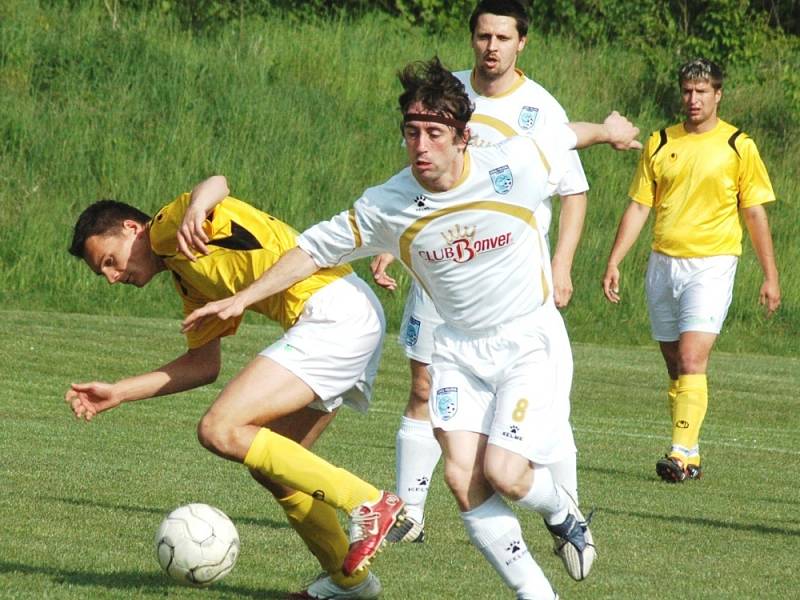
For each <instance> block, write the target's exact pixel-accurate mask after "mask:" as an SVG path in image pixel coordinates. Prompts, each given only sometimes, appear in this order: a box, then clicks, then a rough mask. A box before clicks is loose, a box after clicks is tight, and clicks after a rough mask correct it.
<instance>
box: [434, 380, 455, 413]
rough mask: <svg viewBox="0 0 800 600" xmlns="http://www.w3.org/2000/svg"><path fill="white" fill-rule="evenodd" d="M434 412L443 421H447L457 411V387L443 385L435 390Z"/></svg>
mask: <svg viewBox="0 0 800 600" xmlns="http://www.w3.org/2000/svg"><path fill="white" fill-rule="evenodd" d="M436 412H437V414H438V415H439V417H441V419H442V420H443V421H449V420H450V419H452V418H453V417H454V416H455V415H456V413H457V412H458V388H457V387H445V388H439V389H438V390H436Z"/></svg>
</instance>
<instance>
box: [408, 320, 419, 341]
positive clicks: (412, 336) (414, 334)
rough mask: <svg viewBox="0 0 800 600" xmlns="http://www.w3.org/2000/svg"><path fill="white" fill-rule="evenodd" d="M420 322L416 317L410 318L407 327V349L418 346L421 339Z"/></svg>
mask: <svg viewBox="0 0 800 600" xmlns="http://www.w3.org/2000/svg"><path fill="white" fill-rule="evenodd" d="M419 327H420V322H419V321H418V320H417V319H415V318H414V317H409V318H408V325H406V347H408V348H413V347H414V346H416V345H417V340H418V339H419Z"/></svg>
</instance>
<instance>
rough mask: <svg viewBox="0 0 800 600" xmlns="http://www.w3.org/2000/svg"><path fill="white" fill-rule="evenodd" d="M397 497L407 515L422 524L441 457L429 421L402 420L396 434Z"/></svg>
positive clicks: (403, 418)
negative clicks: (402, 503) (435, 470)
mask: <svg viewBox="0 0 800 600" xmlns="http://www.w3.org/2000/svg"><path fill="white" fill-rule="evenodd" d="M395 447H396V451H397V459H396V460H397V495H398V496H400V497H401V498H402V499H403V501H404V502H405V503H406V514H407V515H408V516H409V517H411V518H412V519H414V520H415V521H418V522H422V519H423V515H424V511H425V500H426V499H427V497H428V487H429V486H430V482H431V476H432V475H433V470H434V469H435V468H436V463H438V462H439V458H440V457H441V455H442V449H441V448H440V447H439V442H437V441H436V438H435V437H433V428H432V427H431V424H430V421H419V420H417V419H410V418H409V417H402V418H401V419H400V429H398V430H397V441H396V446H395Z"/></svg>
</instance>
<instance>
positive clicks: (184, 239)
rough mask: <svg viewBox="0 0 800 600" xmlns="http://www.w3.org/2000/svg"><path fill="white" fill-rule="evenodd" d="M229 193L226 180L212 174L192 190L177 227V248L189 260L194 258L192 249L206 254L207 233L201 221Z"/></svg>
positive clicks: (223, 177)
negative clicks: (179, 224) (190, 197)
mask: <svg viewBox="0 0 800 600" xmlns="http://www.w3.org/2000/svg"><path fill="white" fill-rule="evenodd" d="M228 194H230V190H229V189H228V180H227V179H225V176H223V175H214V176H212V177H209V178H208V179H206V180H205V181H201V182H200V183H198V184H197V185H196V186H195V187H194V189H193V190H192V199H191V201H190V202H189V206H187V207H186V212H185V213H184V215H183V221H182V222H181V226H180V227H179V228H178V250H180V251H181V253H182V254H183V255H184V256H186V258H188V259H189V260H191V261H194V260H196V259H195V256H194V250H197V251H198V252H201V253H203V254H208V246H206V244H208V235H206V232H205V230H204V229H203V223H204V222H205V220H206V217H207V216H208V213H210V212H211V211H212V210H213V209H214V207H215V206H216V205H217V204H219V203H220V202H222V201H223V200H224V199H225V197H226V196H228Z"/></svg>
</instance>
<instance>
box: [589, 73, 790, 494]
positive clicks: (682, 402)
mask: <svg viewBox="0 0 800 600" xmlns="http://www.w3.org/2000/svg"><path fill="white" fill-rule="evenodd" d="M678 79H679V84H680V88H681V97H682V101H683V111H684V113H685V115H686V119H685V120H684V122H683V123H680V124H678V125H673V126H672V127H667V128H666V129H662V130H661V131H657V132H655V133H653V134H652V135H651V136H650V139H649V141H648V142H647V144H646V146H645V150H644V152H643V154H642V157H641V160H640V162H639V166H638V168H637V170H636V174H635V176H634V178H633V182H632V183H631V187H630V191H629V194H630V197H631V199H632V202H631V203H630V205H629V206H628V208H627V210H626V211H625V213H624V215H623V216H622V220H621V222H620V224H619V229H618V231H617V236H616V239H615V241H614V245H613V248H612V249H611V255H610V256H609V259H608V267H607V269H606V272H605V276H604V278H603V290H604V293H605V296H606V298H608V300H610V301H611V302H614V303H618V302H619V301H620V295H619V289H620V272H619V263H620V262H621V261H622V259H623V258H624V257H625V255H626V254H627V252H628V250H629V249H630V248H631V246H632V245H633V243H634V242H635V241H636V238H637V237H638V236H639V233H640V232H641V230H642V227H643V226H644V224H645V222H646V221H647V218H648V215H649V214H650V211H651V209H655V223H654V226H653V244H652V253H651V255H650V260H649V263H648V267H647V275H646V281H645V287H646V292H647V302H648V310H649V314H650V323H651V329H652V334H653V338H654V339H655V340H656V341H657V342H658V343H659V346H660V348H661V353H662V355H663V357H664V361H665V362H666V366H667V372H668V374H669V378H670V384H669V391H668V396H669V405H670V413H671V419H672V445H671V447H670V450H669V453H668V454H667V455H666V456H665V457H664V458H662V459H660V460H659V461H658V462H657V463H656V472H657V473H658V475H659V476H660V477H661V478H662V479H663V480H665V481H668V482H681V481H685V480H687V479H697V478H699V477H700V476H701V474H702V470H701V463H700V446H699V438H700V427H701V425H702V424H703V419H704V417H705V414H706V407H707V405H708V387H707V380H706V369H707V366H708V360H709V356H710V354H711V349H712V347H713V345H714V342H715V341H716V339H717V336H718V335H719V333H720V330H721V328H722V324H723V322H724V320H725V316H726V314H727V312H728V307H729V306H730V303H731V297H732V292H733V280H734V275H735V272H736V264H737V262H738V257H739V255H740V254H741V252H742V243H741V240H742V227H741V224H740V222H739V213H740V212H741V214H742V216H743V218H744V221H745V223H746V225H747V229H748V231H749V233H750V239H751V241H752V243H753V248H754V249H755V251H756V255H757V256H758V260H759V262H760V264H761V268H762V270H763V272H764V283H763V285H762V286H761V291H760V294H759V299H760V302H761V303H762V304H763V305H765V306H766V310H767V313H768V314H772V313H773V312H774V311H775V310H776V309H777V308H778V306H779V305H780V299H781V291H780V285H779V283H778V270H777V267H776V265H775V256H774V252H773V247H772V235H771V233H770V228H769V222H768V221H767V213H766V210H765V209H764V205H765V204H767V203H769V202H773V201H774V200H775V194H774V193H773V191H772V186H771V184H770V181H769V177H768V175H767V170H766V168H765V167H764V163H763V162H762V161H761V158H760V157H759V154H758V150H757V149H756V145H755V143H754V142H753V140H752V139H750V137H748V135H747V134H746V133H744V132H742V131H741V130H740V129H737V128H736V127H734V126H733V125H731V124H729V123H726V122H725V121H723V120H721V119H720V118H719V117H718V116H717V109H718V108H719V103H720V99H721V98H722V79H723V75H722V71H721V70H720V68H719V67H718V66H717V65H715V64H714V63H712V62H711V61H708V60H705V59H698V60H694V61H691V62H689V63H687V64H686V65H684V66H683V67H681V69H680V71H679V76H678Z"/></svg>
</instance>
